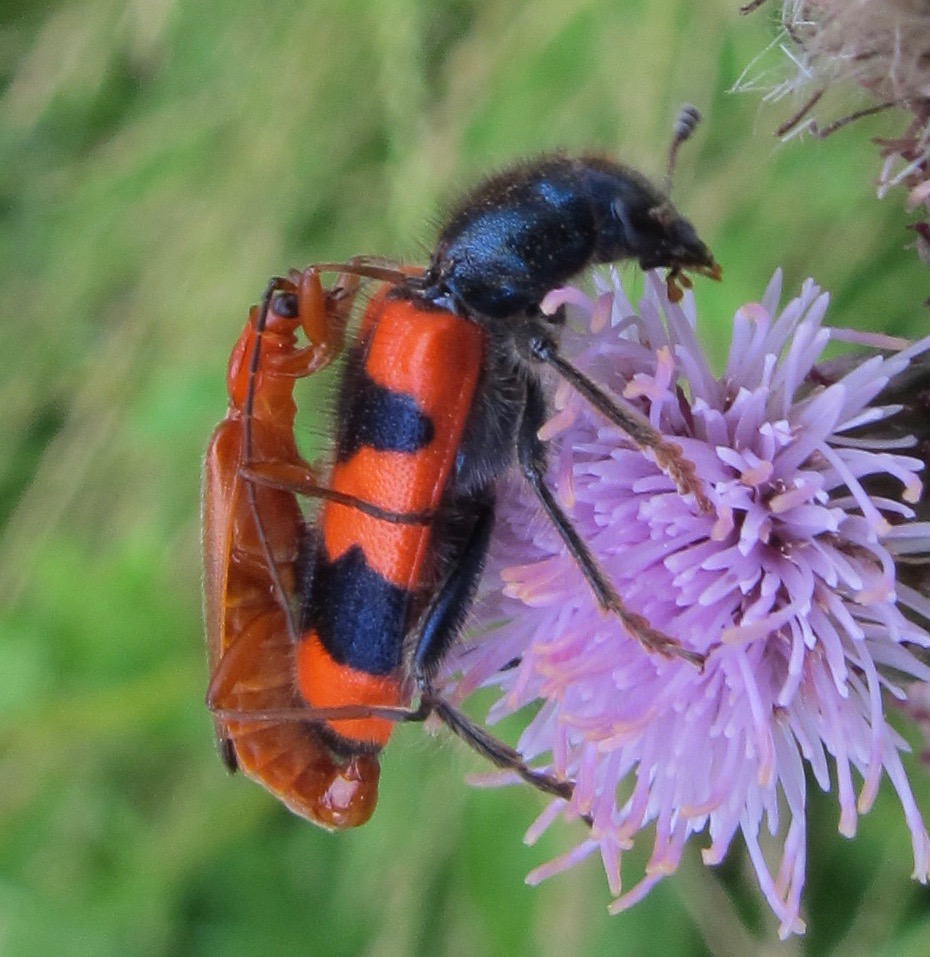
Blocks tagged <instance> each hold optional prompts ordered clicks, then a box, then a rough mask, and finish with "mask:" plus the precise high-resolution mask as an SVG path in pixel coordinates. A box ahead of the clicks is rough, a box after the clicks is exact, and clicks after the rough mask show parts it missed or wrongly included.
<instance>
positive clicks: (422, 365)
mask: <svg viewBox="0 0 930 957" xmlns="http://www.w3.org/2000/svg"><path fill="white" fill-rule="evenodd" d="M623 258H636V259H638V260H639V262H640V265H641V266H642V267H643V268H656V267H667V268H669V269H670V270H671V274H672V278H671V279H670V282H674V279H675V278H676V277H677V276H678V275H679V274H680V273H681V272H682V271H683V270H690V271H694V272H697V273H699V274H704V275H707V276H709V277H711V278H715V279H719V278H720V267H719V266H718V265H717V263H716V262H715V261H714V259H713V257H712V255H711V254H710V251H709V250H708V249H707V247H706V246H705V245H704V243H703V242H702V241H701V240H700V239H699V238H698V236H697V234H696V232H695V230H694V228H693V226H692V225H691V224H690V223H689V222H688V221H687V220H685V219H684V218H683V217H681V216H680V214H678V213H677V211H676V210H675V209H674V208H673V207H672V206H671V205H670V203H669V202H668V200H667V199H666V198H665V196H664V195H663V194H662V193H661V192H660V191H659V190H657V189H655V188H654V187H653V186H652V185H651V184H649V183H648V181H647V180H645V178H643V177H642V176H640V175H639V174H638V173H635V172H633V171H631V170H629V169H628V168H627V167H624V166H621V165H619V164H616V163H613V162H612V161H610V160H605V159H602V158H599V157H581V158H575V159H571V158H567V157H563V156H554V157H546V158H544V159H542V160H539V161H537V162H535V163H532V164H523V165H520V166H517V167H515V168H514V169H511V170H508V171H506V172H504V173H503V174H501V175H499V176H497V177H493V178H492V179H491V180H489V181H488V182H487V183H485V184H484V185H483V186H481V187H479V188H478V190H476V191H475V192H474V193H472V194H471V195H470V196H468V197H466V199H465V200H464V201H463V203H462V204H461V205H460V206H459V207H458V209H457V210H455V211H454V212H453V214H452V216H451V217H450V219H449V222H448V224H447V225H446V227H445V228H444V229H443V231H442V232H441V234H440V237H439V240H438V243H437V245H436V248H435V251H434V253H433V256H432V258H431V260H430V263H429V265H428V267H427V268H426V270H425V271H424V272H423V273H422V274H420V275H416V274H413V275H403V276H398V277H397V278H396V279H395V281H394V282H393V283H388V284H387V285H386V286H384V287H383V288H382V289H381V291H380V292H379V293H378V294H377V295H376V296H375V297H374V298H373V299H372V300H371V302H370V303H369V305H368V308H367V309H366V311H365V315H364V317H363V319H362V322H361V327H360V331H359V333H358V336H357V338H356V340H355V342H354V343H353V345H352V348H351V349H350V352H349V356H348V361H347V369H346V372H345V374H344V377H343V380H342V384H341V387H340V392H339V399H338V405H337V436H336V456H335V464H334V466H333V469H332V473H331V475H330V478H329V482H328V488H329V490H330V497H329V498H328V499H325V500H324V501H323V503H322V506H321V512H320V516H319V519H318V522H317V524H316V526H315V529H314V531H313V535H312V538H311V539H310V540H309V541H308V547H307V556H308V557H307V562H306V565H305V574H304V579H303V583H302V585H301V586H300V593H301V596H302V611H301V629H302V630H301V635H300V638H299V640H298V642H297V648H296V652H295V657H296V663H297V684H298V688H299V690H300V693H301V696H302V698H303V700H304V701H305V702H306V703H307V705H308V706H309V707H311V708H314V709H336V708H340V707H347V706H350V705H357V704H367V705H369V706H371V707H372V708H375V709H385V708H386V709H390V708H402V707H404V706H406V705H408V704H409V702H410V701H411V699H412V697H413V696H414V694H415V693H416V692H419V693H420V695H421V701H422V702H424V705H423V706H427V707H432V708H435V709H436V710H438V711H439V713H440V715H441V716H442V708H443V705H442V702H441V700H440V699H437V696H436V695H435V692H434V691H433V688H432V685H433V680H434V676H435V674H436V673H437V671H438V668H439V665H440V664H441V662H442V660H443V659H444V657H445V655H446V653H447V651H448V650H449V648H450V646H451V644H452V643H453V642H454V640H455V637H456V635H457V634H458V631H459V630H460V628H461V626H462V623H463V621H464V619H465V617H466V615H467V612H468V609H469V607H470V604H471V601H472V599H473V597H474V594H475V591H476V589H477V586H478V582H479V579H480V576H481V572H482V569H483V565H484V559H485V554H486V552H487V548H488V543H489V540H490V535H491V530H492V528H493V522H494V502H495V492H494V487H495V483H496V480H497V479H498V478H499V477H500V476H501V474H502V473H503V472H504V471H506V470H507V469H508V468H509V467H510V466H511V464H514V463H516V464H517V465H518V466H519V468H520V470H521V471H522V473H523V475H524V476H525V478H526V479H527V481H528V482H529V483H530V485H531V487H532V488H533V490H534V492H535V493H536V495H537V497H538V499H539V501H540V503H541V505H542V506H543V509H544V511H545V512H546V514H547V515H548V517H549V518H550V520H551V521H552V522H553V524H554V526H555V528H556V529H557V530H558V532H559V534H560V535H561V537H562V539H563V541H564V543H565V546H566V547H567V549H568V550H569V552H570V553H571V555H572V556H573V557H574V559H575V561H576V562H577V564H578V566H579V567H580V569H581V570H582V572H583V573H584V575H585V577H586V579H587V580H588V582H589V584H590V586H591V588H592V591H593V592H594V595H595V598H596V599H597V601H598V602H599V604H600V605H601V607H602V608H603V609H604V610H605V611H607V612H610V613H613V614H615V615H616V616H617V617H618V618H619V619H620V620H621V621H622V623H623V624H624V626H625V627H626V629H627V630H628V632H629V633H630V634H631V635H632V636H633V637H635V638H636V639H637V640H639V641H640V642H641V643H642V644H643V646H644V647H645V648H646V649H647V650H649V651H651V652H656V653H659V654H662V655H665V656H668V657H679V658H683V659H685V660H687V661H690V662H692V663H693V664H695V665H698V666H700V665H701V664H702V663H703V657H702V656H701V655H699V654H698V653H696V652H694V651H691V650H689V649H686V648H683V647H682V646H681V645H680V644H679V643H678V642H677V641H675V640H674V639H673V638H671V637H669V636H667V635H664V634H662V633H661V632H659V631H658V630H656V629H654V628H653V627H652V626H651V625H650V624H649V622H648V621H646V620H645V619H644V618H643V617H642V616H640V615H638V614H637V613H636V612H634V611H632V610H631V609H628V608H627V607H626V606H625V605H624V603H623V601H622V600H621V598H620V596H619V595H618V594H617V592H616V590H615V589H614V587H613V585H612V584H611V583H610V581H609V580H608V579H607V578H606V576H605V575H604V574H603V572H602V571H601V570H600V568H599V566H598V564H597V562H596V560H595V558H594V556H593V555H592V554H591V552H590V550H589V548H588V546H587V544H586V543H585V542H584V541H583V540H582V539H581V538H580V536H579V535H578V533H577V532H576V531H575V529H574V527H573V525H572V523H571V521H570V519H569V518H568V516H567V515H565V513H564V512H563V510H562V509H561V507H560V505H559V504H558V502H557V501H556V499H555V497H554V495H553V494H552V492H551V491H550V490H549V489H548V487H547V485H546V483H545V472H546V448H545V444H544V443H543V442H542V441H541V440H540V439H539V438H538V432H539V429H540V427H541V426H542V425H543V422H544V420H545V417H546V401H545V395H544V391H543V387H542V384H541V380H540V377H539V371H538V370H539V366H540V365H541V364H548V365H550V366H552V367H553V368H554V369H555V370H556V371H557V372H558V373H559V374H560V375H562V376H563V377H564V378H565V379H567V380H568V381H569V382H570V383H571V385H572V386H574V387H575V388H576V389H577V390H578V391H579V392H580V393H581V394H582V395H583V396H584V397H585V398H586V399H587V400H588V401H589V402H591V403H592V404H593V405H594V407H595V408H596V409H597V410H599V411H600V412H601V413H603V414H604V416H605V417H606V418H607V419H608V420H610V421H611V422H613V423H615V424H617V425H619V426H620V427H621V428H622V429H623V430H624V431H626V432H627V433H628V434H629V435H630V436H631V437H632V439H633V440H634V441H635V442H636V443H638V444H639V445H640V446H642V447H643V448H646V449H648V450H649V451H650V452H651V453H652V454H653V455H654V456H655V457H656V460H657V461H658V462H659V464H660V465H661V466H662V467H663V468H664V469H665V470H666V471H667V472H668V474H669V475H670V476H671V477H672V478H673V480H674V481H675V483H676V485H677V486H678V488H679V490H680V491H681V492H682V493H683V494H690V495H692V496H693V497H694V500H695V501H696V503H697V506H698V507H699V508H702V509H709V508H710V503H709V501H708V500H707V498H706V496H705V494H704V492H703V491H702V489H701V487H700V485H699V483H698V482H697V480H696V478H695V476H694V472H693V467H692V465H691V463H689V462H688V461H687V460H686V459H685V458H684V457H683V456H682V454H681V451H680V449H679V448H678V447H677V446H676V445H674V444H672V443H670V442H668V441H666V440H665V439H664V438H662V437H661V436H660V435H659V434H658V433H657V432H656V431H655V430H654V429H653V428H652V427H651V426H650V425H649V423H648V422H647V421H646V420H645V419H644V418H643V417H642V416H640V415H639V414H638V413H636V412H635V411H633V410H632V409H626V408H622V407H620V406H618V405H617V404H616V403H615V402H614V401H613V399H611V398H610V397H609V396H608V395H607V394H606V393H605V392H604V391H603V390H601V389H600V388H599V387H598V386H597V385H596V383H594V382H592V381H591V380H590V379H589V378H588V377H587V376H585V375H584V374H582V373H581V372H580V371H579V370H577V369H576V368H575V367H574V366H572V365H571V364H570V363H569V362H567V361H566V360H565V359H564V358H563V357H562V356H561V355H560V354H559V352H558V347H557V337H558V331H559V327H560V325H561V323H562V321H563V317H562V316H561V315H559V314H557V315H555V316H546V315H544V314H543V312H542V311H541V309H540V304H541V302H542V299H543V298H544V296H545V294H546V293H547V292H548V291H549V290H550V289H552V288H555V287H557V286H559V285H561V284H563V283H564V282H566V281H567V280H568V279H570V278H571V277H572V276H574V275H575V274H576V273H577V272H578V271H580V270H582V269H584V268H585V267H587V266H588V265H590V264H591V263H593V262H602V261H613V260H617V259H623ZM319 268H339V269H343V270H349V271H352V272H354V273H355V274H357V275H371V276H373V277H375V278H380V279H383V278H385V274H384V272H383V271H382V270H380V269H379V268H372V269H368V268H366V265H365V263H364V261H357V262H356V263H354V264H340V265H338V266H336V265H335V264H326V265H323V266H319ZM251 474H252V475H253V476H254V477H257V478H260V476H258V475H257V473H255V472H253V473H251ZM302 490H303V491H306V492H308V493H310V494H313V491H312V489H311V488H309V487H304V488H303V489H302ZM334 493H335V494H336V495H338V496H340V497H341V498H342V499H343V501H338V500H335V499H334V497H333V494H334ZM359 502H364V503H366V507H365V508H361V507H359V505H358V503H359ZM449 723H450V725H451V726H453V727H455V722H454V721H453V720H450V721H449ZM321 727H322V733H323V734H324V736H326V737H327V740H328V741H329V742H330V743H331V745H332V746H333V748H334V749H335V750H336V751H342V752H343V753H345V754H356V753H361V752H371V753H377V751H378V750H379V749H380V748H382V747H383V746H384V744H385V743H386V742H387V740H388V737H389V736H390V733H391V728H392V722H391V721H390V720H386V719H384V718H383V717H380V716H378V715H377V714H375V713H372V715H370V716H367V717H363V718H359V719H353V720H345V721H343V720H332V721H327V722H324V723H323V724H322V726H321ZM456 730H457V731H458V732H459V733H461V734H462V735H463V737H466V738H467V739H468V740H469V741H470V742H471V743H473V744H475V746H476V747H478V749H479V750H485V751H486V749H485V748H483V747H482V746H481V745H480V744H478V743H477V742H476V741H474V735H473V732H472V729H470V728H462V727H457V728H456ZM492 750H493V749H492ZM489 756H490V757H492V758H493V759H495V760H496V758H495V755H494V754H489ZM498 763H502V764H503V763H505V762H503V761H499V762H498Z"/></svg>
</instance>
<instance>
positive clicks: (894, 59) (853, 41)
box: [753, 0, 930, 209]
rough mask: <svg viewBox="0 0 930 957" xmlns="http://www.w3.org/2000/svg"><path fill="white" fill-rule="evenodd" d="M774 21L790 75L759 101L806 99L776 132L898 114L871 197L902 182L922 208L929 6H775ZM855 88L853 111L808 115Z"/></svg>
mask: <svg viewBox="0 0 930 957" xmlns="http://www.w3.org/2000/svg"><path fill="white" fill-rule="evenodd" d="M759 5H760V4H754V5H753V8H755V7H756V6H759ZM782 23H783V25H784V42H783V44H782V48H783V49H784V50H785V51H786V52H787V53H788V56H789V58H790V61H791V67H790V75H789V76H788V77H787V78H786V79H785V80H784V81H783V82H782V83H780V84H778V85H777V86H776V87H774V88H773V89H771V90H770V91H769V93H768V96H767V98H769V99H777V98H779V97H782V96H785V95H787V94H793V93H797V92H802V93H804V95H805V96H806V97H807V99H806V101H805V105H804V106H803V107H802V108H801V110H800V111H799V112H798V113H797V114H796V115H795V117H794V118H793V119H792V120H791V121H789V122H788V123H786V124H785V126H783V127H782V131H787V130H791V131H792V132H798V131H800V130H803V129H808V130H811V131H813V132H815V133H819V134H820V135H826V134H827V133H829V132H832V130H833V129H836V128H838V127H840V126H844V125H846V123H847V122H849V120H851V119H855V118H857V117H858V116H860V115H864V114H869V113H873V112H878V111H879V110H883V109H886V108H890V107H895V108H901V109H903V110H904V111H906V113H909V114H910V119H909V121H908V123H907V125H906V127H905V128H904V129H903V130H902V132H901V134H900V135H899V136H897V137H895V138H893V139H887V140H883V141H881V149H882V156H883V165H882V170H881V174H880V176H879V194H880V195H882V194H884V192H885V191H887V189H888V188H889V187H891V186H894V185H897V184H899V183H904V184H905V185H907V186H908V187H910V189H911V196H910V201H911V204H912V206H916V205H918V204H923V205H925V206H926V208H927V209H930V6H928V5H927V3H926V2H924V0H783V3H782ZM855 88H858V90H859V91H860V92H862V93H863V94H864V101H863V104H864V105H863V106H862V107H861V108H860V109H855V111H854V112H852V113H849V112H848V111H846V112H845V113H843V112H840V113H839V115H838V116H835V115H834V116H833V117H832V118H831V119H828V120H826V121H825V122H822V121H821V122H818V120H817V119H816V118H815V112H817V113H820V114H821V116H824V115H829V114H827V111H828V110H829V109H830V107H829V106H827V104H828V103H829V102H830V101H831V100H832V99H835V97H831V96H830V94H831V93H832V92H834V91H838V92H839V94H840V96H839V99H841V100H842V99H843V98H844V97H845V95H846V91H848V90H849V89H855ZM815 105H816V106H817V109H816V111H815V109H814V107H815Z"/></svg>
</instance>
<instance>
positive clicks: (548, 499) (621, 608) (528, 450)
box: [517, 377, 704, 667]
mask: <svg viewBox="0 0 930 957" xmlns="http://www.w3.org/2000/svg"><path fill="white" fill-rule="evenodd" d="M545 419H546V405H545V399H544V397H543V393H542V388H541V387H540V384H539V381H538V380H537V379H536V378H535V377H530V378H529V379H528V381H527V391H526V407H525V409H524V413H523V419H522V421H521V422H520V431H519V434H518V436H517V459H518V461H519V463H520V470H521V471H522V473H523V476H524V478H525V479H526V480H527V482H529V484H530V487H531V488H532V489H533V491H534V492H535V494H536V497H537V498H538V499H539V502H540V504H541V505H542V507H543V509H544V510H545V512H546V515H548V517H549V520H550V521H551V522H552V524H553V526H554V527H555V530H556V531H557V532H558V533H559V535H560V537H561V539H562V541H563V542H564V543H565V547H566V548H567V549H568V551H569V554H570V555H571V556H572V558H573V559H574V560H575V564H576V565H577V566H578V568H579V569H580V570H581V572H582V574H583V575H584V577H585V579H586V580H587V582H588V584H589V585H590V586H591V590H592V591H593V592H594V597H595V598H596V599H597V602H598V604H599V605H600V606H601V608H603V609H604V610H605V611H609V612H611V613H612V614H614V615H616V616H617V617H618V618H619V619H620V621H621V622H622V623H623V625H624V627H625V628H626V629H627V631H629V632H630V634H631V635H632V636H633V637H634V638H636V640H637V641H638V642H639V643H640V644H641V645H642V646H643V647H644V648H645V649H646V650H647V651H651V652H657V653H658V654H660V655H663V656H664V657H666V658H684V659H685V660H686V661H690V662H691V663H692V664H695V665H698V666H699V667H700V666H701V665H703V664H704V656H703V655H701V654H699V653H698V652H696V651H691V650H689V649H687V648H684V647H682V645H681V644H680V643H679V642H678V641H676V640H675V639H674V638H672V637H670V636H669V635H666V634H664V633H663V632H661V631H659V630H658V629H657V628H653V627H652V625H651V624H650V623H649V622H648V620H647V619H646V618H644V617H643V616H642V615H640V614H638V613H637V612H635V611H632V610H631V609H629V608H627V606H626V605H625V604H624V603H623V599H622V598H621V597H620V595H619V594H618V593H617V590H616V589H615V588H614V586H613V585H612V584H611V582H610V580H609V579H608V578H607V576H606V575H605V574H604V572H603V570H602V569H601V567H600V565H599V564H598V562H597V559H596V558H595V557H594V555H593V554H592V553H591V550H590V549H589V548H588V546H587V544H586V543H585V541H584V539H582V537H581V536H580V535H579V534H578V532H577V530H576V529H575V526H574V525H573V524H572V522H571V519H569V517H568V516H567V515H566V514H565V512H563V511H562V508H561V506H560V505H559V503H558V502H557V501H556V498H555V496H554V495H553V494H552V492H551V491H550V489H549V487H548V486H547V485H546V481H545V475H546V464H547V463H546V458H547V456H546V443H545V442H543V441H542V440H541V439H540V438H539V435H538V433H539V429H540V428H541V427H542V425H543V423H544V422H545Z"/></svg>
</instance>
